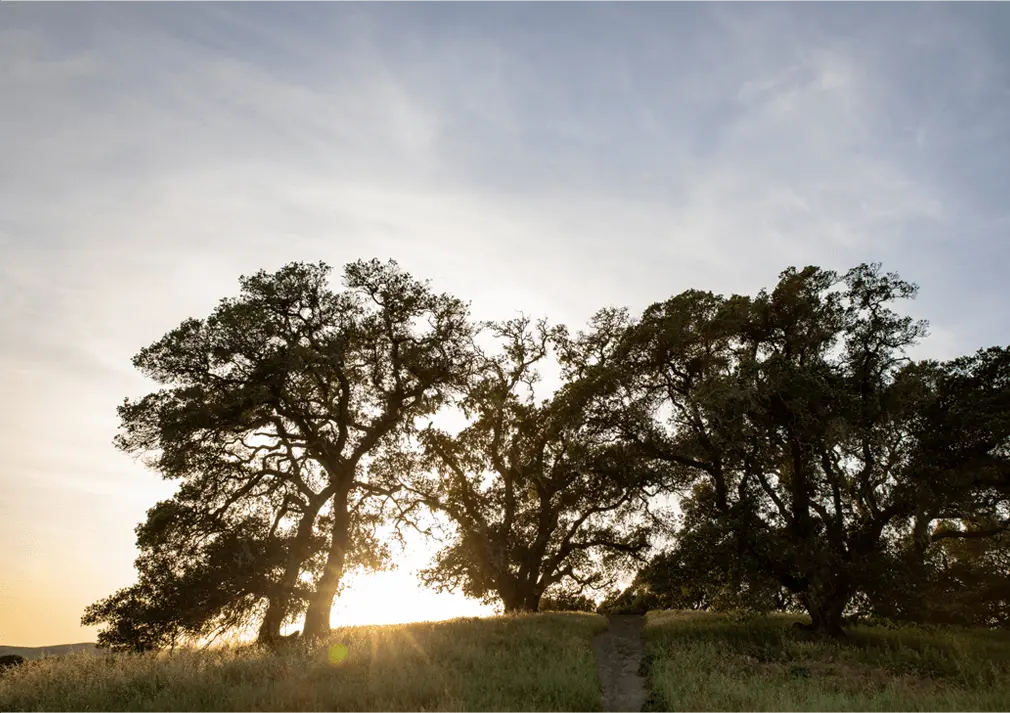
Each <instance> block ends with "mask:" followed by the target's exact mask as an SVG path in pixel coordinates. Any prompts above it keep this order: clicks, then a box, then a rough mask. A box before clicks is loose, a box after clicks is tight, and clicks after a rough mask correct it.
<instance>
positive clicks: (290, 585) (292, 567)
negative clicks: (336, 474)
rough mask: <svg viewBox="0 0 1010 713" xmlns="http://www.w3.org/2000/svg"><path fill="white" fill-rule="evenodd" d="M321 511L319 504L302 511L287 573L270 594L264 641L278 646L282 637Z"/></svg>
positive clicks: (261, 635) (261, 639) (261, 631)
mask: <svg viewBox="0 0 1010 713" xmlns="http://www.w3.org/2000/svg"><path fill="white" fill-rule="evenodd" d="M318 514H319V507H315V508H311V509H309V511H307V512H305V513H304V514H303V515H302V519H301V520H300V521H299V523H298V532H297V533H296V534H295V540H294V542H292V543H291V550H290V551H289V552H288V561H287V564H286V565H285V568H284V574H283V576H282V577H281V581H280V583H279V584H278V587H277V591H276V593H275V594H274V595H273V596H271V597H270V599H269V601H268V603H267V612H266V614H265V615H264V617H263V622H262V623H261V624H260V629H259V635H258V636H257V641H259V643H261V644H266V645H267V646H274V645H276V644H277V643H278V642H279V641H280V640H281V626H282V625H283V624H284V619H285V618H286V617H287V614H288V611H290V608H291V592H292V590H293V589H294V586H295V582H296V581H297V580H298V575H299V573H300V572H301V571H302V565H303V564H304V562H305V557H306V556H307V555H308V549H309V542H310V540H311V539H312V530H313V528H314V527H315V524H316V515H318Z"/></svg>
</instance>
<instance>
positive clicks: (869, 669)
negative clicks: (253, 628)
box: [0, 612, 1010, 711]
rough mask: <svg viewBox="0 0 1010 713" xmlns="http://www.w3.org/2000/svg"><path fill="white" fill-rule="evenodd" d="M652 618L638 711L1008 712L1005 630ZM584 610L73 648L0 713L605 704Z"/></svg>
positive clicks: (10, 679)
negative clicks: (304, 640)
mask: <svg viewBox="0 0 1010 713" xmlns="http://www.w3.org/2000/svg"><path fill="white" fill-rule="evenodd" d="M799 619H800V618H799V617H786V616H770V617H764V618H752V619H746V620H745V619H740V618H734V617H730V616H725V615H717V614H707V613H699V612H650V613H649V614H648V615H647V617H646V622H645V651H646V655H645V660H644V661H643V664H642V671H643V673H645V674H646V676H647V680H646V684H647V686H648V689H649V699H648V701H647V702H646V705H645V709H646V710H673V711H676V710H684V711H712V710H725V711H733V710H742V711H767V710H782V711H794V710H795V711H843V710H880V711H891V710H898V711H904V710H935V711H958V710H976V711H1006V710H1010V633H1008V632H992V631H983V630H966V629H955V628H940V627H936V628H931V627H900V628H895V627H884V626H859V627H855V628H853V629H851V630H850V632H849V636H848V638H847V640H845V641H842V642H833V641H823V640H813V639H811V638H809V636H808V635H806V634H804V633H803V632H797V631H795V630H793V629H792V628H791V625H792V624H793V623H794V622H795V621H798V620H799ZM605 628H606V621H605V619H604V618H603V617H600V616H596V615H593V614H541V615H530V616H520V617H498V618H489V619H457V620H454V621H447V622H437V623H418V624H405V625H394V626H371V627H350V628H345V629H338V630H335V631H334V632H333V637H332V640H331V642H330V644H329V646H321V647H318V648H316V649H314V650H310V651H306V650H304V649H298V648H297V647H295V648H292V649H291V650H289V651H286V652H283V653H280V654H277V655H270V654H267V653H265V652H263V651H262V650H260V649H258V648H256V647H252V646H245V647H231V648H219V649H208V650H206V651H198V650H182V651H176V652H175V653H172V654H168V653H163V654H158V655H153V654H152V655H133V656H127V655H110V654H106V653H102V652H98V653H99V655H93V654H92V655H88V654H85V653H82V652H75V653H70V654H69V655H68V656H67V657H66V658H62V659H43V660H40V661H33V662H30V663H28V664H26V665H24V666H19V667H16V668H14V669H10V670H9V671H7V672H5V673H4V674H2V675H0V710H11V711H14V710H135V711H155V710H171V711H176V710H220V711H227V710H249V711H255V710H295V711H300V710H306V711H308V710H393V711H399V710H470V711H477V710H484V711H495V710H540V711H565V710H576V711H592V710H600V708H601V705H602V696H601V694H602V691H601V687H600V683H599V678H598V676H597V672H596V668H595V663H594V660H593V652H592V640H593V638H594V637H595V636H596V635H597V634H598V633H600V632H602V631H603V630H604V629H605Z"/></svg>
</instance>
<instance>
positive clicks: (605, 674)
mask: <svg viewBox="0 0 1010 713" xmlns="http://www.w3.org/2000/svg"><path fill="white" fill-rule="evenodd" d="M644 619H645V617H642V616H632V615H625V616H612V617H610V619H609V626H608V627H607V630H606V631H605V632H603V633H602V634H598V635H597V637H596V638H595V639H593V653H594V654H595V655H596V670H597V672H598V673H599V676H600V682H601V683H602V684H603V710H605V711H640V710H642V704H643V703H645V698H646V688H645V679H644V678H642V676H640V675H639V667H640V666H641V664H642V652H643V648H644V647H643V644H642V627H643V623H644Z"/></svg>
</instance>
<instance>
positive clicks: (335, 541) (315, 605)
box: [302, 492, 350, 640]
mask: <svg viewBox="0 0 1010 713" xmlns="http://www.w3.org/2000/svg"><path fill="white" fill-rule="evenodd" d="M349 531H350V514H349V513H348V512H347V493H346V492H339V493H337V494H336V495H334V496H333V534H332V536H331V539H330V551H329V553H328V554H327V556H326V568H325V569H324V570H323V575H322V576H321V577H320V578H319V582H318V583H317V584H316V591H315V592H314V593H313V594H312V598H311V599H310V600H309V608H308V610H307V611H306V612H305V625H304V627H303V628H302V639H309V640H314V639H322V638H325V637H327V636H329V634H330V612H331V611H332V609H333V599H334V597H336V595H337V587H339V586H340V579H341V577H343V574H344V560H345V559H346V557H347V545H348V542H349Z"/></svg>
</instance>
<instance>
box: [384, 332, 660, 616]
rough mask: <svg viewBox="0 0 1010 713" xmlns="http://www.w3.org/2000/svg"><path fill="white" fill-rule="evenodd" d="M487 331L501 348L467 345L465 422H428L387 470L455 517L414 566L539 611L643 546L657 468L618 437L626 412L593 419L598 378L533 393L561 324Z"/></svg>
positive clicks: (436, 582) (450, 583)
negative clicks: (550, 596) (425, 563)
mask: <svg viewBox="0 0 1010 713" xmlns="http://www.w3.org/2000/svg"><path fill="white" fill-rule="evenodd" d="M488 332H489V333H490V334H491V335H493V337H494V338H495V340H496V342H497V344H498V345H499V347H500V349H499V350H498V351H497V352H496V353H492V354H486V353H484V352H483V351H481V350H480V349H478V348H476V347H475V348H474V349H475V355H476V362H475V367H474V374H473V377H472V379H471V381H470V383H469V385H468V387H467V389H466V393H465V395H464V397H463V399H462V402H461V410H462V413H463V415H464V416H465V418H466V425H465V426H464V427H463V428H462V429H461V430H459V431H458V432H456V433H451V432H449V431H448V430H443V429H439V428H436V427H434V426H431V427H429V428H427V429H425V430H424V431H422V432H421V434H420V439H419V440H420V448H419V450H418V451H416V452H413V453H402V452H401V453H399V454H397V455H396V456H395V457H392V458H390V459H389V460H387V461H386V462H385V463H384V468H385V470H386V472H387V473H393V474H398V475H400V476H401V478H400V480H401V484H402V485H403V486H404V487H405V488H406V490H407V491H408V492H409V493H411V494H413V495H414V497H416V498H419V499H420V501H421V502H423V503H424V504H425V505H426V506H427V507H429V508H431V509H432V510H433V511H435V512H437V513H439V514H441V515H443V516H445V517H447V518H448V520H449V521H450V522H451V533H452V534H451V536H450V537H449V541H448V544H447V545H446V546H445V547H444V548H443V549H442V550H441V551H440V552H439V553H438V554H437V556H436V558H435V563H434V565H433V566H432V567H430V568H429V569H427V570H425V571H424V572H423V574H422V576H423V579H424V580H425V581H426V582H427V583H428V584H429V585H433V586H436V587H440V588H443V589H457V588H458V589H462V591H463V592H464V593H466V594H467V595H469V596H473V597H479V598H482V599H484V600H485V601H493V600H496V599H497V600H499V601H500V602H501V603H502V604H503V606H504V609H505V611H506V612H516V611H536V610H537V609H538V607H539V605H540V602H541V598H542V597H543V596H544V594H545V592H558V593H559V595H560V594H561V593H565V594H567V595H571V594H574V593H576V592H577V591H579V590H581V589H582V588H583V587H599V586H602V585H604V584H605V583H606V582H607V581H608V573H612V572H613V571H615V570H616V569H619V568H620V567H621V566H622V565H627V564H628V563H629V562H633V561H635V558H637V557H639V556H640V555H641V553H643V552H644V551H645V550H647V549H648V547H649V535H650V528H649V519H648V515H647V510H648V498H649V494H650V492H651V491H650V489H654V488H655V487H656V486H657V485H658V484H659V483H660V482H661V481H662V478H663V477H664V475H665V470H664V468H662V467H659V468H657V467H656V462H655V461H652V460H650V459H648V458H646V457H644V456H643V455H642V454H641V453H640V452H639V451H638V449H637V448H636V447H635V446H633V445H629V444H627V443H626V442H624V441H623V440H621V439H620V437H619V433H620V432H619V429H618V428H617V427H616V425H615V423H614V422H613V418H612V417H624V416H625V415H626V414H625V413H624V412H621V411H614V412H611V416H612V417H606V418H601V417H600V413H601V411H600V410H599V409H597V410H594V409H593V408H591V405H592V404H593V403H594V402H595V400H597V398H598V397H600V396H601V395H602V394H605V393H607V392H608V390H609V388H610V387H609V386H608V385H606V384H605V383H602V380H599V379H598V380H596V381H594V380H591V379H583V380H579V379H573V380H569V381H567V382H566V383H564V384H563V385H562V387H561V388H560V389H559V390H558V391H557V392H556V393H555V394H554V395H553V396H552V397H550V398H547V399H543V400H539V401H538V400H537V398H536V396H535V386H536V384H537V382H538V380H539V371H538V370H539V368H540V367H542V366H543V364H544V363H545V362H547V361H548V358H549V352H550V351H551V345H552V343H553V344H558V343H560V344H562V345H564V344H565V343H570V342H571V340H569V339H568V337H567V335H566V334H565V332H564V331H563V330H560V329H549V328H548V327H547V326H546V324H545V323H544V322H539V323H535V324H534V323H533V322H531V320H529V319H527V318H525V317H523V318H518V319H514V320H510V321H507V322H502V323H493V324H490V325H488ZM591 339H592V337H586V336H585V335H583V340H584V341H590V340H591ZM577 351H578V350H577V349H576V348H575V347H574V345H571V344H569V347H568V348H567V349H566V352H568V353H569V354H572V353H574V352H577ZM660 466H662V464H660ZM403 476H406V477H403ZM569 598H570V597H569Z"/></svg>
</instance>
